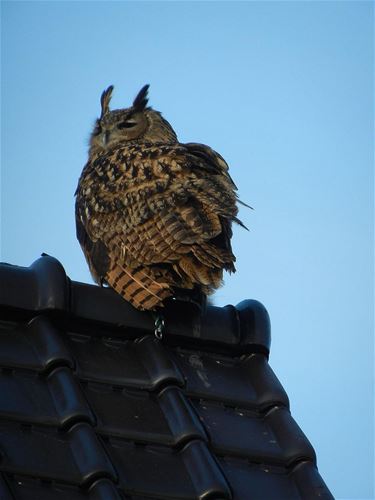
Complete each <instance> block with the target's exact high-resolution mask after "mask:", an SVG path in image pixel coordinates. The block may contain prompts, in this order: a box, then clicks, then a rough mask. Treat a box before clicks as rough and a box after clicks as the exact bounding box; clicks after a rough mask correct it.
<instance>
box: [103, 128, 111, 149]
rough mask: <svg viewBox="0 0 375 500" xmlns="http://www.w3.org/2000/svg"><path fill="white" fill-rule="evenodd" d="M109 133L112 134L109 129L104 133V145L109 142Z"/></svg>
mask: <svg viewBox="0 0 375 500" xmlns="http://www.w3.org/2000/svg"><path fill="white" fill-rule="evenodd" d="M109 135H110V133H109V131H108V130H106V131H105V133H104V134H103V146H105V145H106V144H107V143H108V141H109Z"/></svg>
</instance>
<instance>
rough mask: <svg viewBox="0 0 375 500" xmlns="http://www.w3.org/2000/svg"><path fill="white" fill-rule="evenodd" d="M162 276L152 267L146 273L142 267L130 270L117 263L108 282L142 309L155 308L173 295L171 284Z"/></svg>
mask: <svg viewBox="0 0 375 500" xmlns="http://www.w3.org/2000/svg"><path fill="white" fill-rule="evenodd" d="M160 278H161V281H160ZM162 278H163V276H161V277H157V276H156V275H155V273H154V272H153V270H152V269H151V268H148V269H147V273H146V272H145V270H144V269H142V268H140V269H132V270H128V269H126V268H125V267H123V266H121V265H119V264H115V265H114V266H113V267H112V268H111V269H110V270H109V271H108V273H107V275H106V280H107V282H108V284H109V285H110V286H111V287H112V288H113V289H114V290H115V291H116V292H117V293H119V294H120V295H121V296H122V297H123V298H124V299H125V300H127V301H128V302H130V303H131V304H132V305H133V306H134V307H136V308H137V309H141V310H153V309H155V308H156V307H158V306H161V305H162V301H163V300H164V299H165V298H167V297H169V296H170V295H172V293H173V292H172V290H171V288H170V285H169V284H168V283H167V282H166V280H165V279H164V280H163V279H162ZM163 281H164V282H163Z"/></svg>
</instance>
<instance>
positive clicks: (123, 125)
mask: <svg viewBox="0 0 375 500" xmlns="http://www.w3.org/2000/svg"><path fill="white" fill-rule="evenodd" d="M136 124H137V122H135V121H133V120H128V121H125V122H121V123H119V124H118V125H117V128H119V129H122V128H132V127H134V125H136Z"/></svg>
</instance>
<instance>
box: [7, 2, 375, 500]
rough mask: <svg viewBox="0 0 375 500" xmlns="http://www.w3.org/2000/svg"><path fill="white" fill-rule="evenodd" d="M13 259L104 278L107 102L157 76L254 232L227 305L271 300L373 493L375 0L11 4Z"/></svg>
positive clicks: (154, 96) (352, 478)
mask: <svg viewBox="0 0 375 500" xmlns="http://www.w3.org/2000/svg"><path fill="white" fill-rule="evenodd" d="M1 6H2V86H1V90H2V259H3V260H5V261H8V262H10V263H13V264H19V265H29V264H31V262H32V261H33V260H35V259H36V258H37V257H38V256H39V255H40V253H41V252H47V253H49V254H51V255H53V256H55V257H57V258H58V259H59V260H60V261H61V262H62V263H63V265H64V267H65V269H66V271H67V273H68V275H69V276H70V277H71V278H72V279H74V280H80V281H85V282H91V278H90V276H89V273H88V271H87V267H86V263H85V261H84V259H83V256H82V254H81V250H80V248H79V245H78V243H77V242H76V239H75V226H74V215H73V213H74V212H73V207H74V197H73V193H74V190H75V187H76V183H77V179H78V177H79V175H80V172H81V169H82V167H83V165H84V163H85V161H86V155H87V139H88V136H89V132H90V130H91V126H92V123H93V121H94V119H95V118H96V116H97V115H98V113H99V96H100V93H101V91H102V90H103V89H104V88H105V87H107V86H108V85H109V84H114V85H115V93H114V97H113V106H114V107H126V106H128V105H129V104H130V102H131V100H132V99H133V97H134V96H135V94H136V93H137V91H138V90H139V89H140V87H141V86H142V85H144V84H145V83H150V84H151V88H150V103H151V105H152V106H153V107H154V108H155V109H157V110H160V111H162V112H163V114H164V116H165V117H166V118H167V119H168V120H169V121H170V122H171V123H172V124H173V126H174V128H175V130H176V131H177V133H178V136H179V139H180V141H182V142H188V141H192V142H203V143H206V144H209V145H210V146H212V147H213V148H215V149H216V150H217V151H219V152H220V153H221V154H222V155H223V156H224V157H225V158H226V160H227V161H228V163H229V165H230V168H231V174H232V176H233V178H234V180H235V181H236V183H237V185H238V186H239V191H240V197H241V199H243V200H244V201H246V202H247V203H249V204H251V205H252V206H253V207H254V208H255V210H254V211H249V210H246V209H243V210H242V209H241V214H240V215H241V218H242V219H243V221H244V222H245V223H246V225H248V226H249V227H250V229H251V230H250V232H246V231H244V230H242V229H241V228H236V229H235V233H234V249H235V252H236V254H237V256H238V262H237V263H238V265H237V268H238V272H237V274H236V275H234V276H231V277H230V276H228V277H227V279H226V284H225V286H224V287H223V288H222V289H221V290H220V291H219V292H218V293H217V294H216V298H215V300H216V303H217V304H218V305H224V304H226V303H232V304H236V303H238V302H239V301H241V300H242V299H244V298H256V299H258V300H260V301H261V302H263V303H264V305H265V306H266V307H267V309H268V311H269V313H270V316H271V321H272V350H271V357H270V364H271V366H272V367H273V369H274V371H275V372H276V374H277V376H278V377H279V378H280V380H281V382H282V383H283V385H284V387H285V388H286V390H287V392H288V394H289V396H290V400H291V409H292V414H293V416H294V418H295V419H296V420H297V422H298V423H299V424H300V426H301V428H302V429H303V431H304V432H305V433H306V435H307V436H308V438H309V439H310V440H311V442H312V444H313V446H314V447H315V450H316V452H317V456H318V466H319V470H320V472H321V474H322V476H323V478H324V479H325V481H326V482H327V484H328V486H329V487H330V488H331V490H332V492H333V494H334V495H335V496H336V497H337V498H351V499H369V498H373V494H374V491H373V473H374V462H373V452H374V433H373V430H374V429H373V421H374V414H373V395H374V385H373V373H374V371H373V368H374V348H373V331H372V326H373V325H372V323H373V311H372V308H373V292H372V278H373V263H372V258H373V253H372V249H373V247H372V245H373V220H372V202H373V177H372V176H373V174H372V168H373V139H374V115H373V112H374V111H373V110H374V107H373V105H374V102H373V91H374V89H373V69H374V68H373V30H374V28H373V21H374V19H373V3H372V2H361V1H354V2H290V3H289V2H275V3H273V2H238V3H237V2H205V3H201V2H186V3H185V2H146V3H143V2H136V3H131V2H113V3H112V2H61V3H60V2H32V1H29V2H4V1H3V2H2V3H1Z"/></svg>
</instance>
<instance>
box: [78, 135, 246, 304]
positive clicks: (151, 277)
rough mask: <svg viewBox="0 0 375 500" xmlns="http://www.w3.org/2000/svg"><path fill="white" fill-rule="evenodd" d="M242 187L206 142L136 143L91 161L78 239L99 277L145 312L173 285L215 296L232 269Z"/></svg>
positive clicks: (81, 188)
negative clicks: (225, 272) (238, 187)
mask: <svg viewBox="0 0 375 500" xmlns="http://www.w3.org/2000/svg"><path fill="white" fill-rule="evenodd" d="M235 191H236V186H235V185H234V183H233V181H232V180H231V178H230V176H229V174H228V166H227V164H226V163H225V161H224V160H223V158H222V157H221V156H220V155H219V154H217V153H216V152H215V151H213V150H212V149H211V148H209V147H208V146H204V145H201V144H193V143H189V144H148V143H142V144H140V143H137V144H135V143H134V144H127V145H126V146H123V147H119V146H117V147H116V148H113V149H112V150H109V151H108V152H107V153H106V154H103V155H102V156H98V157H97V158H93V159H92V160H91V161H89V162H88V163H87V165H86V166H85V168H84V170H83V172H82V175H81V177H80V180H79V183H78V188H77V191H76V195H77V199H76V223H77V237H78V240H79V242H80V244H81V246H82V249H83V251H84V254H85V256H86V259H87V261H88V263H89V267H90V270H91V273H92V275H93V277H94V279H95V280H96V281H97V282H99V283H102V282H107V283H108V284H109V285H110V286H111V287H112V288H114V289H115V290H116V291H117V292H118V293H120V294H121V295H122V296H123V297H124V298H125V299H126V300H128V301H129V302H131V303H132V304H133V305H134V306H135V307H137V308H139V309H155V308H156V307H158V306H162V301H163V299H165V298H166V297H169V296H172V295H173V293H174V287H178V288H187V289H192V288H194V287H195V286H197V287H199V288H200V289H201V290H202V291H203V292H204V293H211V292H212V291H213V290H214V289H216V288H218V287H219V286H220V285H221V283H222V274H223V269H225V270H228V271H231V272H234V271H235V267H234V262H235V257H234V255H233V253H232V249H231V243H230V239H231V236H232V230H231V224H232V221H233V220H234V221H237V222H239V221H238V219H237V218H236V216H237V212H238V209H237V206H236V201H237V197H236V194H235Z"/></svg>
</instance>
